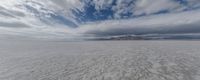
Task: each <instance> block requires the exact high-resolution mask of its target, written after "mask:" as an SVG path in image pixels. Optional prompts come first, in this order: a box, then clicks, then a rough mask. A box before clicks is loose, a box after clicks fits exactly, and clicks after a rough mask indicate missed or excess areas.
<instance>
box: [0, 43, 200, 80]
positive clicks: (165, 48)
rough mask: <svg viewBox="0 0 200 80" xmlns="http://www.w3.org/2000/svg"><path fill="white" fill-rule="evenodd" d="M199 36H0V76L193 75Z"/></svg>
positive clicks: (161, 79)
mask: <svg viewBox="0 0 200 80" xmlns="http://www.w3.org/2000/svg"><path fill="white" fill-rule="evenodd" d="M199 52H200V42H199V41H80V42H64V41H63V42H59V41H52V42H51V41H49V42H48V41H15V40H13V41H9V40H0V80H199V79H200V72H199V71H200V53H199Z"/></svg>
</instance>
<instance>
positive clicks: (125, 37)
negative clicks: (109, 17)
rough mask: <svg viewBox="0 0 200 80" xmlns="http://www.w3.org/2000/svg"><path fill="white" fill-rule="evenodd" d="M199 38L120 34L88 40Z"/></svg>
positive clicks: (193, 36) (198, 37) (193, 37)
mask: <svg viewBox="0 0 200 80" xmlns="http://www.w3.org/2000/svg"><path fill="white" fill-rule="evenodd" d="M187 39H190V40H191V39H195V40H196V39H198V40H199V39H200V36H199V35H196V36H195V35H122V36H111V37H98V38H94V39H90V40H187Z"/></svg>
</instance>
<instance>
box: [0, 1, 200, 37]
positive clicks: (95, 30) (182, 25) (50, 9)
mask: <svg viewBox="0 0 200 80" xmlns="http://www.w3.org/2000/svg"><path fill="white" fill-rule="evenodd" d="M113 1H114V0H93V4H94V5H95V9H97V11H98V10H101V9H106V8H108V7H110V6H111V8H112V10H113V11H114V12H115V13H114V16H115V17H116V18H120V17H121V16H120V14H123V13H128V12H131V13H133V16H134V15H141V14H147V16H145V17H139V18H133V19H126V20H105V21H101V22H91V23H86V24H79V23H78V22H77V21H76V20H75V18H79V17H77V16H75V15H74V14H73V12H72V11H71V10H72V9H79V10H80V11H83V12H84V5H88V4H84V3H83V2H81V1H80V0H2V1H1V3H0V33H1V34H9V33H10V34H12V35H13V34H18V35H27V36H41V35H43V36H48V35H49V36H53V35H54V36H59V35H61V36H62V37H65V35H67V36H69V35H75V34H77V35H79V34H83V35H85V34H89V35H97V36H98V35H118V34H154V33H192V32H193V33H200V24H199V23H200V18H199V17H200V10H192V11H187V12H182V10H183V9H185V8H188V7H200V1H199V0H187V1H188V5H187V6H183V5H182V4H180V3H178V2H175V1H174V0H117V2H116V5H112V4H113ZM129 3H130V4H129ZM24 5H29V6H32V7H34V8H35V9H36V10H37V11H38V12H40V13H41V15H40V14H38V13H32V12H30V11H28V10H27V9H26V8H25V6H24ZM162 10H168V11H169V12H173V13H168V14H159V15H152V14H153V13H156V12H159V11H162ZM48 14H55V15H61V16H63V17H64V18H67V19H69V20H70V21H72V22H74V23H76V24H77V25H78V26H79V27H78V28H76V29H72V28H70V27H69V26H67V25H62V24H60V23H56V21H51V20H49V23H45V22H42V21H41V20H40V19H41V17H40V16H42V17H48V16H49V15H48ZM148 14H149V15H148ZM35 15H40V16H39V17H38V16H35ZM47 20H48V18H47ZM1 34H0V35H1Z"/></svg>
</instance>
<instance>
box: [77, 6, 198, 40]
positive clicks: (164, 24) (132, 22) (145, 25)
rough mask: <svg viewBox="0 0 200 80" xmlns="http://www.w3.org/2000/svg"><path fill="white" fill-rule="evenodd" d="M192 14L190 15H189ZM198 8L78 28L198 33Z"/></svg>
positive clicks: (102, 31)
mask: <svg viewBox="0 0 200 80" xmlns="http://www.w3.org/2000/svg"><path fill="white" fill-rule="evenodd" d="M191 14H192V15H191ZM199 17H200V10H196V11H190V12H182V13H171V14H160V15H153V16H145V17H140V18H135V19H128V20H108V21H103V22H96V23H90V24H86V25H83V26H81V27H80V28H78V30H77V32H78V33H80V34H93V35H97V36H98V35H103V36H106V35H122V34H171V33H176V34H177V33H200V18H199Z"/></svg>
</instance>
